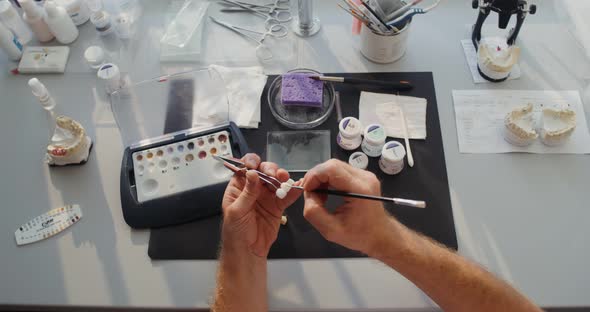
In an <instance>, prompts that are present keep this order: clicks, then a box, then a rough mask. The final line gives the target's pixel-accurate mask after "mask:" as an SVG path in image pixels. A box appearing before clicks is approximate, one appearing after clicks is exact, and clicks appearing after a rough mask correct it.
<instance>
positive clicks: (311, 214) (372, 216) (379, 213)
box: [303, 159, 391, 255]
mask: <svg viewBox="0 0 590 312" xmlns="http://www.w3.org/2000/svg"><path fill="white" fill-rule="evenodd" d="M303 181H304V182H303V187H304V189H305V193H304V196H305V208H304V210H303V215H304V216H305V218H306V219H307V221H309V222H310V223H311V224H312V225H313V226H314V227H315V228H316V229H317V230H318V231H319V232H320V233H321V234H322V235H323V236H324V238H326V239H327V240H329V241H332V242H334V243H337V244H339V245H342V246H344V247H347V248H350V249H353V250H358V251H360V252H363V253H365V254H368V255H370V254H371V253H372V252H373V249H374V248H378V245H379V241H380V240H382V239H383V236H384V235H391V234H388V232H389V231H390V230H391V220H390V216H389V214H388V213H387V211H385V209H384V208H383V204H382V203H381V202H378V201H370V200H365V199H356V198H346V203H345V204H343V205H342V206H340V207H338V208H337V209H336V210H335V211H334V212H333V213H330V212H329V211H328V210H326V207H325V203H326V199H327V196H326V195H325V194H317V193H314V192H312V191H313V190H316V189H327V188H333V189H336V190H339V191H345V192H353V193H361V194H366V195H378V196H381V183H380V182H379V180H377V177H376V176H375V175H374V174H373V173H371V172H369V171H366V170H361V169H357V168H354V167H352V166H350V165H349V164H347V163H344V162H342V161H339V160H335V159H331V160H329V161H327V162H325V163H323V164H320V165H318V166H316V167H315V168H313V169H311V170H310V171H308V172H307V174H306V175H305V177H304V179H303Z"/></svg>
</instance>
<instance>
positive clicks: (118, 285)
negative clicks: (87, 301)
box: [50, 137, 129, 305]
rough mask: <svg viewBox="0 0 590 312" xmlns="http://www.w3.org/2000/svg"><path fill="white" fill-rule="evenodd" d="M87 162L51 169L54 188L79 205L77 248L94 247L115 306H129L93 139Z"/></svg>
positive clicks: (65, 200)
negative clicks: (80, 211) (80, 212)
mask: <svg viewBox="0 0 590 312" xmlns="http://www.w3.org/2000/svg"><path fill="white" fill-rule="evenodd" d="M94 140H95V141H94V147H93V149H92V151H91V154H90V157H89V159H88V162H87V163H86V164H84V165H82V166H69V167H61V168H52V169H51V171H50V176H51V181H52V183H53V186H54V187H55V188H56V189H57V190H58V191H59V192H60V193H61V196H62V198H63V201H64V203H72V204H79V205H80V207H81V208H82V213H83V219H82V221H81V222H80V223H81V224H80V225H77V226H79V227H83V229H81V230H79V231H74V232H73V234H74V235H73V236H74V242H75V244H76V247H81V246H84V245H91V246H94V248H95V250H96V257H97V258H98V260H99V261H100V262H101V263H102V266H103V267H102V271H103V272H104V273H105V275H104V276H105V279H106V282H107V283H108V285H107V287H106V288H107V289H108V290H109V291H110V294H111V302H112V304H114V305H124V304H127V303H128V302H129V298H128V294H127V287H126V283H125V280H124V278H123V274H122V270H121V264H120V262H119V260H118V259H119V258H120V256H119V254H118V251H117V237H116V231H115V225H114V222H115V220H114V219H113V216H112V215H111V209H110V208H109V204H108V202H107V200H106V196H105V193H104V189H103V183H104V182H105V181H103V179H102V176H101V171H100V167H99V164H98V160H97V155H96V151H95V149H96V146H97V143H98V142H96V137H94Z"/></svg>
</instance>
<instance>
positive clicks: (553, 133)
mask: <svg viewBox="0 0 590 312" xmlns="http://www.w3.org/2000/svg"><path fill="white" fill-rule="evenodd" d="M575 129H576V113H575V112H574V111H572V110H570V109H553V108H545V109H543V113H542V114H541V131H540V132H541V141H542V142H543V143H544V144H545V145H548V146H559V145H562V144H563V143H565V142H566V141H567V139H569V137H570V136H571V135H572V133H573V132H574V130H575Z"/></svg>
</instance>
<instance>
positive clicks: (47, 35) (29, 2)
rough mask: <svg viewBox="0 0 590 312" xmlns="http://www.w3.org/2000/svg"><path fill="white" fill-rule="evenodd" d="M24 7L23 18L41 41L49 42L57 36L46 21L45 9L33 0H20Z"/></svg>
mask: <svg viewBox="0 0 590 312" xmlns="http://www.w3.org/2000/svg"><path fill="white" fill-rule="evenodd" d="M19 3H20V5H21V7H22V8H23V11H24V12H23V19H24V20H25V22H27V24H28V25H29V27H31V30H32V31H33V33H34V34H35V37H37V40H39V41H40V42H47V41H50V40H52V39H53V38H55V36H54V35H53V33H52V32H51V31H50V30H49V26H47V23H46V22H45V19H44V18H45V10H44V9H43V7H41V6H39V5H37V4H36V3H34V2H33V0H19Z"/></svg>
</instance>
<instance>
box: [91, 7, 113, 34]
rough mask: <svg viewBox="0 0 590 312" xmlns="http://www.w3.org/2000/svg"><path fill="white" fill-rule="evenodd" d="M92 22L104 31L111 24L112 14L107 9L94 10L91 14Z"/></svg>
mask: <svg viewBox="0 0 590 312" xmlns="http://www.w3.org/2000/svg"><path fill="white" fill-rule="evenodd" d="M90 22H91V23H92V24H93V25H94V27H96V29H98V30H99V31H104V30H107V29H108V28H109V27H110V25H111V15H110V14H109V13H107V12H106V11H98V12H94V13H92V15H91V16H90Z"/></svg>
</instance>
